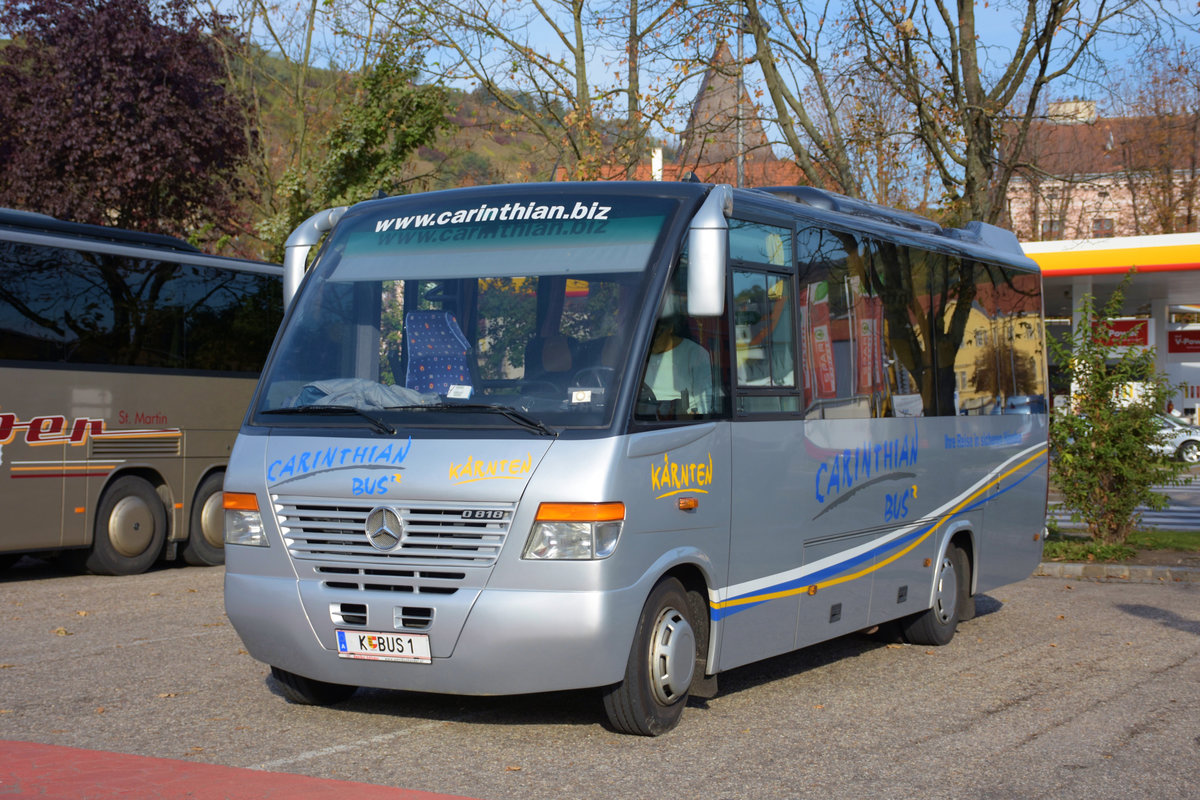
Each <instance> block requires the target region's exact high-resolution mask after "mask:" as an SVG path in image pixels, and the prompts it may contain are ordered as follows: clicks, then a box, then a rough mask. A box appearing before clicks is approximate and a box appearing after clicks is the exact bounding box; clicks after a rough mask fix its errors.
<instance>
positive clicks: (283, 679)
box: [271, 667, 358, 706]
mask: <svg viewBox="0 0 1200 800" xmlns="http://www.w3.org/2000/svg"><path fill="white" fill-rule="evenodd" d="M271 677H273V678H274V679H275V682H276V683H278V684H279V691H280V693H281V694H282V695H283V696H284V697H285V698H286V699H287V700H288V702H290V703H296V704H297V705H302V706H331V705H335V704H337V703H342V702H345V701H346V700H349V699H350V697H351V696H352V695H353V694H354V693H355V692H356V691H358V687H357V686H344V685H343V684H340V683H326V682H325V681H318V680H314V679H313V678H305V677H304V676H302V675H297V674H296V673H294V672H288V671H287V670H286V669H280V668H279V667H271Z"/></svg>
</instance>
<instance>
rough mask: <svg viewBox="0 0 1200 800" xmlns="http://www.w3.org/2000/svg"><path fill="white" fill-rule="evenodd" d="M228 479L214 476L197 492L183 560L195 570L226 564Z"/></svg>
mask: <svg viewBox="0 0 1200 800" xmlns="http://www.w3.org/2000/svg"><path fill="white" fill-rule="evenodd" d="M224 481H225V475H224V474H223V473H220V472H214V473H213V474H212V475H209V476H208V477H207V478H205V479H204V480H203V481H201V482H200V487H199V488H198V489H196V496H195V498H193V499H192V513H191V516H190V519H189V521H188V539H187V544H186V545H184V548H183V560H184V561H186V562H187V563H189V564H191V565H192V566H197V567H211V566H216V565H218V564H224V563H225V507H224V505H223V503H222V499H223V497H224V495H223V493H222V491H221V488H222V485H223V484H224Z"/></svg>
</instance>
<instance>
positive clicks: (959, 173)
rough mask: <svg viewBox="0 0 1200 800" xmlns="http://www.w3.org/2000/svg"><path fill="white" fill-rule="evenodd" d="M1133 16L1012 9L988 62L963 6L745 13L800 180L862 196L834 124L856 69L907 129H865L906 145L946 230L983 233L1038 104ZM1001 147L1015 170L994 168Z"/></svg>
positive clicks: (1053, 1) (1020, 1) (970, 3)
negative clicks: (965, 224)
mask: <svg viewBox="0 0 1200 800" xmlns="http://www.w3.org/2000/svg"><path fill="white" fill-rule="evenodd" d="M1144 7H1145V3H1144V2H1143V0H1115V2H1110V1H1109V0H1099V2H1092V3H1089V4H1082V3H1080V2H1077V0H1013V2H1012V3H1011V4H1007V5H1004V6H1003V10H1004V11H1005V12H1006V14H1007V17H1002V18H999V19H1001V20H1004V19H1007V20H1008V21H1010V22H1011V23H1013V27H1014V28H1015V32H1016V35H1015V40H1014V41H1013V42H1012V43H1011V44H1010V45H1008V46H1007V47H1005V48H1003V49H1001V48H1000V47H999V46H997V45H992V46H989V45H988V44H987V42H986V40H985V39H984V37H983V35H982V34H981V24H980V22H979V19H978V15H980V14H984V13H991V12H990V11H988V12H985V11H984V9H985V8H986V4H984V3H978V2H976V0H961V2H958V3H956V4H947V3H946V2H944V0H909V2H906V3H895V2H891V0H853V2H851V3H849V4H847V5H846V6H844V7H842V6H835V5H833V4H831V3H828V2H826V3H824V4H821V3H809V2H800V3H799V4H796V3H790V2H785V1H784V0H746V11H747V16H748V18H749V21H750V23H751V30H752V32H753V34H754V38H755V41H756V43H757V53H756V60H757V61H758V63H759V65H760V66H761V68H762V71H763V74H764V79H765V84H766V87H767V90H768V92H769V93H770V95H771V97H772V100H773V102H774V105H775V108H776V111H777V114H778V117H779V125H780V129H781V131H782V133H783V136H784V140H785V141H786V142H787V143H788V145H789V147H790V148H791V149H792V151H793V153H794V154H795V156H796V160H797V163H798V164H799V165H800V167H801V169H802V170H803V171H804V173H805V175H806V177H808V178H809V180H810V181H812V182H813V183H814V184H817V185H820V184H821V183H822V182H824V183H826V184H832V186H833V187H834V188H837V189H839V190H840V191H843V192H846V193H848V194H851V195H855V196H863V194H864V185H863V179H862V176H861V174H859V173H858V171H857V170H856V169H855V166H854V164H853V163H852V161H851V159H850V158H849V157H848V153H849V152H851V151H852V149H853V148H852V147H851V146H850V141H851V138H850V135H849V133H848V131H847V130H846V129H845V127H844V124H843V121H844V119H845V116H844V109H845V103H846V97H845V95H844V90H845V87H846V86H847V76H848V75H850V74H858V73H857V70H858V69H861V68H865V69H866V70H867V71H869V73H870V74H871V76H872V77H871V80H872V81H875V82H878V83H879V85H881V86H883V87H884V88H885V89H886V91H887V92H889V93H890V94H891V95H892V96H894V97H896V98H898V99H899V100H901V101H902V102H903V105H904V113H905V114H906V115H907V116H908V117H909V118H911V120H912V122H913V124H912V127H911V128H910V129H909V130H901V129H894V128H891V127H890V126H880V128H879V130H880V131H881V132H882V133H884V134H886V135H887V136H889V137H895V138H897V139H899V140H903V139H904V137H906V136H913V137H915V138H916V141H918V142H919V143H920V146H921V149H922V150H923V153H924V158H925V159H926V160H927V162H928V164H929V165H930V167H931V169H932V170H933V174H935V175H936V180H937V182H938V183H939V184H940V186H941V193H942V196H943V197H942V199H943V203H944V204H945V206H946V208H947V212H948V215H949V216H950V217H951V219H966V218H970V219H980V220H985V221H990V222H995V221H998V220H999V219H1000V218H1001V217H1002V215H1003V212H1004V197H1005V193H1006V191H1007V188H1008V183H1009V181H1010V180H1011V178H1012V175H1013V171H1014V169H1016V168H1017V167H1018V166H1019V165H1020V162H1019V155H1020V154H1021V152H1022V150H1023V143H1024V137H1025V136H1026V134H1027V132H1028V128H1029V125H1030V123H1031V121H1032V120H1034V119H1035V118H1036V117H1037V116H1038V109H1039V108H1040V107H1041V104H1042V103H1043V102H1044V95H1045V93H1046V92H1047V91H1048V90H1049V89H1050V88H1051V87H1053V86H1055V85H1057V84H1058V83H1060V82H1062V81H1063V80H1065V79H1067V78H1072V79H1075V78H1079V77H1080V75H1081V73H1082V72H1084V71H1085V68H1086V69H1093V68H1099V67H1100V66H1101V64H1100V61H1099V58H1098V52H1097V50H1098V44H1099V43H1100V42H1101V41H1102V40H1103V37H1104V36H1106V35H1109V34H1113V35H1116V34H1121V33H1127V32H1128V31H1130V30H1132V29H1134V27H1135V26H1136V25H1138V24H1140V22H1139V20H1138V19H1137V17H1136V14H1137V12H1139V11H1140V10H1141V9H1143V8H1144ZM839 9H842V10H841V11H840V12H839ZM991 24H996V19H993V20H992V23H991ZM855 60H857V62H858V63H857V64H856V65H855V69H853V70H851V69H850V65H849V64H848V62H850V61H855ZM780 65H786V66H787V68H788V69H790V70H791V74H790V75H789V74H787V73H785V72H784V70H783V69H781V66H780ZM1006 139H1007V141H1006ZM1002 145H1003V146H1004V147H1003V151H1004V152H1006V153H1009V154H1016V156H1017V158H1015V159H1012V160H1001V159H999V158H998V153H999V152H1001V146H1002Z"/></svg>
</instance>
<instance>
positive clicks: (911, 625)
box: [900, 545, 971, 646]
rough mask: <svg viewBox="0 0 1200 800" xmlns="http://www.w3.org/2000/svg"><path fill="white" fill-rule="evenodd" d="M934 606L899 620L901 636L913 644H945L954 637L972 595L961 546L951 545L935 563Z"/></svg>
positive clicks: (965, 557) (968, 571) (965, 559)
mask: <svg viewBox="0 0 1200 800" xmlns="http://www.w3.org/2000/svg"><path fill="white" fill-rule="evenodd" d="M934 580H935V581H936V582H935V584H934V589H933V606H932V607H931V608H928V609H926V610H925V611H922V612H921V613H919V614H914V615H913V616H911V617H907V618H906V619H904V620H901V623H900V625H901V629H902V630H903V632H904V638H905V639H907V640H908V641H909V642H911V643H912V644H920V645H939V646H940V645H944V644H949V643H950V640H951V639H953V638H954V632H955V630H957V628H958V623H959V620H961V619H964V618H965V617H964V614H965V613H966V612H967V610H968V609H967V602H968V600H969V599H970V595H971V567H970V564H969V562H968V559H967V554H966V553H965V552H964V551H963V549H962V548H961V547H957V546H955V545H950V546H949V547H948V548H947V549H946V554H945V555H943V556H942V560H941V561H940V562H939V563H938V572H937V576H936V577H935V579H934Z"/></svg>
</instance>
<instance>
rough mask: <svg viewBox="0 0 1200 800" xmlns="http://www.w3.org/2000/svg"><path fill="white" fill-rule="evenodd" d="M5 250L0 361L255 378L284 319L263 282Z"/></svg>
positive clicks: (92, 256)
mask: <svg viewBox="0 0 1200 800" xmlns="http://www.w3.org/2000/svg"><path fill="white" fill-rule="evenodd" d="M3 247H4V250H3V255H2V258H0V283H2V284H3V288H0V358H8V359H20V360H36V361H65V362H68V363H73V364H113V365H121V366H137V367H150V368H170V369H176V368H177V369H195V370H205V371H218V372H244V373H254V372H258V371H259V370H260V369H261V368H262V354H263V353H265V352H266V351H267V349H268V348H269V346H270V343H271V340H272V339H273V338H274V336H275V330H276V328H277V327H278V325H279V320H280V319H281V317H282V313H283V311H282V300H281V298H280V296H279V290H278V281H277V280H273V279H271V278H270V277H268V276H266V275H259V274H255V273H251V272H245V271H239V270H232V269H220V268H215V267H212V268H210V267H203V266H198V265H190V264H178V263H174V262H170V261H158V260H153V259H133V258H128V257H124V256H117V255H111V254H100V253H83V252H81V251H77V250H71V249H66V248H56V247H41V246H36V245H21V244H14V243H5V244H4V246H3Z"/></svg>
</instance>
